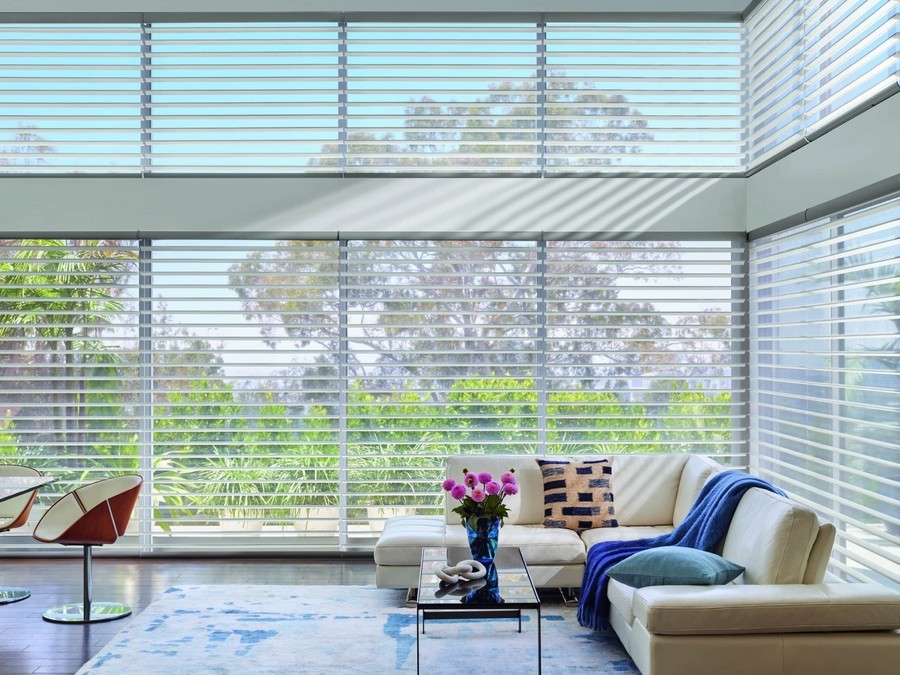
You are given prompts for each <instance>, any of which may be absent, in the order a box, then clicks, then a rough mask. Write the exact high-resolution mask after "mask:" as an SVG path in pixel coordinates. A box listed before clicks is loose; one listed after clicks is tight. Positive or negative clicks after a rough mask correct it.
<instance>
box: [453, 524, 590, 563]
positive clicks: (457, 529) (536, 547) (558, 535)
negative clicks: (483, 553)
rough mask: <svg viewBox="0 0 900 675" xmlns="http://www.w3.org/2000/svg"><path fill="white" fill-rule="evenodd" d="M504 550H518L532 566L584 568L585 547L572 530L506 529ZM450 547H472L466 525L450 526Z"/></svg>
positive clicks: (502, 536) (502, 530) (503, 531)
mask: <svg viewBox="0 0 900 675" xmlns="http://www.w3.org/2000/svg"><path fill="white" fill-rule="evenodd" d="M499 541H500V546H518V547H519V548H520V549H521V550H522V557H523V558H525V562H526V564H528V565H583V564H584V544H583V543H581V539H580V538H579V537H578V534H577V533H575V532H573V531H572V530H566V529H563V528H556V527H543V526H542V525H504V526H503V527H501V528H500V540H499ZM447 546H468V539H467V538H466V530H465V528H464V527H463V526H462V525H448V526H447Z"/></svg>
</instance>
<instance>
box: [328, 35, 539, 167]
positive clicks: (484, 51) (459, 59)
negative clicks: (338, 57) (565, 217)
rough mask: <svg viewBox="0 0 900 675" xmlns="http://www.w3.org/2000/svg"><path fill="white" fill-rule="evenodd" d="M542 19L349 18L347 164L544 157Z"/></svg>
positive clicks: (496, 162)
mask: <svg viewBox="0 0 900 675" xmlns="http://www.w3.org/2000/svg"><path fill="white" fill-rule="evenodd" d="M540 56H541V54H540V45H539V44H538V35H537V33H536V30H535V25H534V24H533V23H532V24H522V25H517V24H381V23H379V24H355V23H350V24H349V25H348V26H347V78H346V79H347V171H348V173H359V172H362V173H366V172H372V171H375V172H379V173H384V172H388V173H390V172H398V171H399V172H403V171H415V172H418V173H421V172H425V173H428V172H432V171H442V172H446V171H454V172H479V173H480V172H494V173H496V172H513V173H519V172H523V171H524V172H528V173H534V172H535V171H536V170H537V167H538V161H537V159H538V154H539V153H538V143H539V128H538V127H539V109H538V60H539V57H540Z"/></svg>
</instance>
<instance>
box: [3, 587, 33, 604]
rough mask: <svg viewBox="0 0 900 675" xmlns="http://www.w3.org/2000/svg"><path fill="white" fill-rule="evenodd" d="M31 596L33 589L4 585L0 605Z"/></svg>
mask: <svg viewBox="0 0 900 675" xmlns="http://www.w3.org/2000/svg"><path fill="white" fill-rule="evenodd" d="M30 597H31V591H29V590H28V589H27V588H17V587H15V586H4V587H2V588H0V605H8V604H9V603H11V602H19V600H24V599H25V598H30Z"/></svg>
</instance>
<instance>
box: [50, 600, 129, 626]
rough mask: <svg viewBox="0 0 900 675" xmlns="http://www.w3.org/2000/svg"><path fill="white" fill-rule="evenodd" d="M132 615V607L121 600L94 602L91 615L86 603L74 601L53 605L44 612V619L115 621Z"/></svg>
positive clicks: (90, 621)
mask: <svg viewBox="0 0 900 675" xmlns="http://www.w3.org/2000/svg"><path fill="white" fill-rule="evenodd" d="M130 615H131V607H129V606H128V605H123V604H122V603H120V602H92V603H91V604H90V616H85V612H84V603H83V602H73V603H71V604H68V605H61V606H60V607H52V608H50V609H48V610H47V611H46V612H44V615H43V616H44V621H50V622H51V623H101V622H103V621H115V620H116V619H124V618H125V617H126V616H130Z"/></svg>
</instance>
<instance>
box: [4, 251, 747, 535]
mask: <svg viewBox="0 0 900 675" xmlns="http://www.w3.org/2000/svg"><path fill="white" fill-rule="evenodd" d="M4 244H5V245H4V247H3V249H2V258H0V275H2V277H3V286H2V291H0V319H2V321H0V326H2V333H0V337H2V345H3V350H2V352H0V358H2V365H3V371H2V373H0V378H2V379H0V391H2V392H3V401H4V418H3V428H2V434H3V435H2V440H3V443H2V445H0V448H2V451H3V454H4V456H5V458H6V459H7V460H8V461H15V462H21V463H27V464H32V465H35V466H38V467H40V468H42V469H44V470H46V471H48V472H50V473H51V474H53V475H55V476H57V477H58V478H60V484H59V485H58V486H57V487H56V488H55V489H56V491H57V492H59V491H62V490H65V489H68V488H70V487H72V486H73V485H76V484H78V483H80V482H84V481H87V480H91V479H94V478H98V477H101V476H105V475H109V474H111V473H120V472H141V473H142V474H143V475H144V476H145V478H146V480H147V487H146V489H145V493H144V501H143V502H142V504H141V508H140V509H139V511H138V517H137V518H136V519H135V522H134V534H135V537H133V538H132V540H131V543H132V544H133V545H134V546H136V547H138V548H139V550H143V551H151V550H152V551H175V550H197V549H204V550H207V551H209V550H213V549H215V548H217V547H221V548H229V547H234V546H237V545H245V546H250V545H256V546H261V547H263V548H266V549H274V550H287V549H290V550H297V549H303V548H309V549H317V550H362V549H366V548H368V547H369V546H371V544H372V543H373V537H374V536H375V535H376V534H377V532H378V531H379V529H380V527H381V525H382V524H383V521H384V518H386V517H387V516H388V515H390V514H392V513H398V512H400V513H414V512H418V513H431V512H437V510H438V508H439V505H440V503H441V502H440V500H441V497H442V493H441V490H440V480H441V478H442V466H443V461H444V458H445V457H446V456H447V455H448V454H451V453H469V454H482V453H519V454H521V453H524V454H534V455H538V454H547V453H550V454H595V453H609V452H698V453H704V454H711V455H715V456H717V457H718V458H719V459H720V460H721V461H722V462H723V463H725V464H727V465H732V466H737V467H743V466H746V464H747V457H746V452H745V441H744V439H745V433H746V409H745V406H746V400H745V394H744V368H745V366H744V359H745V357H744V343H743V340H744V335H743V330H742V321H743V317H742V313H741V300H740V294H739V293H736V289H739V287H740V284H741V283H742V272H741V270H742V264H743V263H742V245H741V244H739V243H733V242H730V241H701V240H671V241H631V242H619V241H594V242H576V241H435V240H427V241H426V240H390V241H384V240H370V241H363V240H355V241H299V240H298V241H248V240H221V241H215V242H210V241H190V240H156V241H152V242H151V241H145V242H142V243H141V244H140V245H138V244H137V243H135V242H103V241H71V240H27V241H26V240H7V241H5V242H4ZM50 494H51V492H50V491H46V492H45V495H44V500H43V501H44V502H46V500H47V499H48V498H49V495H50ZM39 511H40V509H38V512H39ZM36 515H37V514H36ZM238 540H239V542H240V543H239V542H238Z"/></svg>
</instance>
